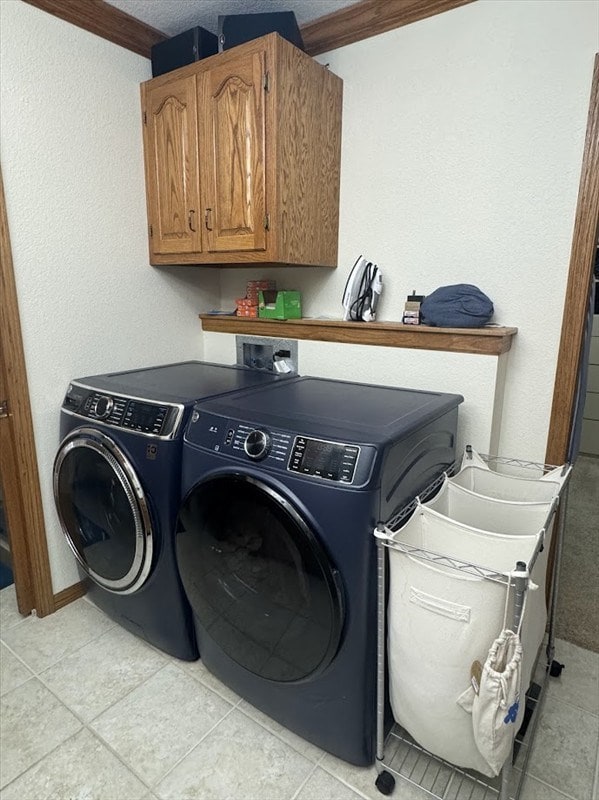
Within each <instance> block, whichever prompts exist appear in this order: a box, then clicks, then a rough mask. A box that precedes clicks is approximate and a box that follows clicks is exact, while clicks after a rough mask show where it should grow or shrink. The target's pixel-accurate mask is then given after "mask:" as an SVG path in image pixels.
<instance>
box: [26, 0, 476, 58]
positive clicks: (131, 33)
mask: <svg viewBox="0 0 599 800" xmlns="http://www.w3.org/2000/svg"><path fill="white" fill-rule="evenodd" d="M24 2H26V3H29V4H30V5H32V6H36V8H40V9H42V10H43V11H47V12H48V13H49V14H53V15H54V16H55V17H59V18H60V19H63V20H65V21H66V22H70V23H72V24H73V25H77V26H78V27H79V28H84V29H85V30H86V31H90V32H91V33H95V34H96V35H97V36H101V37H102V38H104V39H108V41H109V42H113V43H114V44H118V45H120V46H121V47H126V48H127V49H128V50H132V51H133V52H134V53H138V54H139V55H140V56H145V57H146V58H150V55H151V48H152V45H154V44H157V43H158V42H163V41H164V40H165V39H168V38H169V37H168V36H167V34H165V33H162V31H159V30H156V28H152V27H150V26H149V25H146V24H145V23H144V22H140V20H138V19H136V18H135V17H132V16H131V15H130V14H126V13H125V12H124V11H121V10H120V9H118V8H115V7H114V6H111V5H110V3H106V2H104V0H24ZM472 2H475V0H361V2H358V3H354V4H353V5H351V6H347V7H346V8H342V9H341V10H340V11H335V12H334V13H332V14H327V15H326V16H324V17H320V18H319V19H316V20H314V21H313V22H310V23H309V24H307V25H304V26H303V27H302V28H301V32H302V38H303V40H304V45H305V48H306V52H307V53H309V54H310V55H311V56H315V55H318V54H319V53H325V52H327V51H329V50H335V49H336V48H338V47H344V46H345V45H347V44H352V43H353V42H359V41H361V40H362V39H368V38H369V37H370V36H377V35H378V34H379V33H385V32H386V31H390V30H393V28H399V27H401V26H402V25H409V24H410V23H412V22H418V20H421V19H425V18H426V17H432V16H434V15H435V14H441V13H443V12H444V11H450V10H451V9H453V8H457V7H458V6H463V5H466V4H467V3H472Z"/></svg>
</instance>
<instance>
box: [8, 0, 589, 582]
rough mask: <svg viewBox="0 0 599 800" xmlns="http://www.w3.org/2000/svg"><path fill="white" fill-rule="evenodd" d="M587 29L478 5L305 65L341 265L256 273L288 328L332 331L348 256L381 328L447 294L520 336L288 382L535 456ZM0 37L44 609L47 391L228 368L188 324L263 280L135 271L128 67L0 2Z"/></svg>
mask: <svg viewBox="0 0 599 800" xmlns="http://www.w3.org/2000/svg"><path fill="white" fill-rule="evenodd" d="M598 9H599V4H598V3H597V2H596V1H595V0H589V1H588V2H585V1H582V2H581V1H580V0H527V1H526V2H513V1H512V0H478V2H476V3H472V4H469V5H467V6H463V7H461V8H458V9H455V10H453V11H451V12H448V13H445V14H441V15H439V16H436V17H432V18H430V19H426V20H422V21H421V22H419V23H416V24H414V25H410V26H407V27H405V28H400V29H397V30H395V31H390V32H389V33H386V34H383V35H381V36H378V37H375V38H372V39H368V40H365V41H363V42H359V43H357V44H354V45H350V46H348V47H345V48H341V49H339V50H337V51H334V52H332V53H329V54H326V55H324V56H322V57H320V58H319V60H321V61H323V62H328V63H330V65H331V69H332V70H333V71H334V72H336V73H337V74H338V75H340V76H341V77H342V78H343V79H344V110H343V114H344V119H343V142H342V172H341V220H340V237H339V240H340V247H339V264H340V266H339V269H338V270H336V271H328V270H316V269H307V270H299V269H289V270H270V271H269V270H266V271H265V272H266V273H267V274H269V275H274V276H276V277H277V279H278V281H279V285H280V286H286V287H287V288H299V289H301V290H302V292H303V298H304V308H305V312H306V314H308V315H311V316H321V315H328V316H330V317H335V318H339V317H340V314H341V307H340V299H341V294H342V290H343V286H344V283H345V280H346V277H347V273H348V270H349V268H350V267H351V265H352V264H353V262H354V261H355V259H356V257H357V255H358V254H359V253H364V254H365V255H367V256H368V258H369V259H371V260H374V261H376V262H377V263H378V264H379V266H380V267H381V268H382V269H383V271H384V275H385V293H384V295H383V299H382V302H381V306H380V319H389V320H391V319H395V320H397V319H399V318H400V315H401V310H402V308H403V303H404V300H405V295H407V294H408V293H410V292H411V291H412V290H413V289H416V290H417V291H418V292H423V293H430V292H431V291H432V290H433V289H435V288H436V287H437V286H440V285H445V284H451V283H456V282H462V281H463V282H469V283H475V284H477V285H478V286H480V288H481V289H482V290H483V291H485V292H486V293H487V294H488V295H489V296H490V297H491V298H492V299H493V300H494V302H495V307H496V321H497V322H499V323H501V324H507V325H515V326H517V327H518V328H519V334H518V336H517V337H516V341H515V344H514V347H513V348H512V351H511V352H510V353H509V356H508V357H507V358H503V359H502V363H501V365H499V364H498V359H496V358H494V357H491V356H471V355H460V354H444V353H432V352H431V353H429V352H426V351H409V350H400V349H391V348H382V347H377V348H367V347H355V346H351V345H335V344H327V343H318V342H300V347H299V350H300V370H301V372H302V373H303V374H317V375H328V376H330V377H340V378H354V379H359V380H365V381H371V382H379V383H385V382H388V383H395V384H397V385H404V386H410V387H414V388H424V389H436V390H441V391H443V390H446V391H457V392H461V393H462V394H463V395H464V396H465V398H466V402H465V403H464V405H463V406H462V410H461V425H460V438H461V441H462V442H463V441H465V440H470V441H472V443H473V444H475V445H477V446H479V447H480V449H484V447H486V446H487V443H488V445H489V447H493V448H494V449H495V445H496V444H497V448H496V449H497V450H498V451H499V452H501V453H503V454H507V455H521V456H522V457H525V458H533V459H537V458H538V459H542V458H543V457H544V452H545V443H546V436H547V429H548V423H549V413H550V406H551V397H552V390H553V382H554V371H555V364H556V358H557V347H558V342H559V332H560V328H561V317H562V310H563V309H562V307H563V297H564V289H565V285H566V278H567V272H568V261H569V250H570V243H571V236H572V226H573V219H574V211H575V206H576V197H577V190H578V180H579V175H580V165H581V159H582V149H583V142H584V133H585V125H586V114H587V109H588V99H589V91H590V85H591V76H592V69H593V57H594V53H595V52H596V50H598V49H599V41H598V30H599V27H598V25H599V13H598ZM0 34H1V43H0V44H1V46H0V50H1V63H0V81H1V87H2V94H1V97H0V103H1V105H0V111H1V113H0V134H1V143H0V148H1V149H0V158H1V160H2V167H3V172H4V183H5V192H6V199H7V206H8V216H9V224H10V230H11V237H12V245H13V256H14V265H15V273H16V280H17V288H18V292H19V302H20V312H21V319H22V327H23V336H24V342H25V355H26V361H27V370H28V379H29V387H30V393H31V402H32V411H33V416H34V426H35V434H36V444H37V449H38V459H39V469H40V476H41V481H42V494H43V500H44V509H45V516H46V526H47V531H48V540H49V549H50V558H51V566H52V574H53V583H54V590H55V591H60V590H61V589H62V588H64V587H66V586H68V585H69V584H70V583H73V582H74V581H76V580H77V574H76V571H75V569H74V565H73V560H72V557H71V555H70V552H68V550H67V548H66V546H65V545H64V544H63V539H62V535H61V534H60V532H59V528H58V523H57V520H56V516H55V512H54V507H53V501H52V497H51V477H50V476H51V465H52V460H53V457H54V453H55V450H56V444H57V437H58V408H59V407H60V403H61V399H62V395H63V392H64V389H65V386H66V383H67V382H68V380H69V379H70V378H72V377H75V376H78V375H84V374H90V373H94V372H102V371H106V370H116V369H120V368H123V369H125V368H128V367H136V366H140V365H142V364H145V363H148V364H151V363H160V362H167V361H170V360H178V359H183V358H189V357H205V358H208V359H215V360H222V361H224V362H230V361H232V360H233V358H234V352H235V351H234V337H232V336H227V335H224V334H204V335H203V336H202V334H201V333H200V329H199V325H198V322H197V313H198V312H201V311H206V310H208V309H210V308H212V307H218V306H220V307H228V306H229V307H230V306H231V303H232V300H233V299H234V298H235V297H236V296H239V295H240V294H243V289H244V286H245V281H246V280H248V278H255V277H258V274H257V273H259V272H262V270H260V271H258V270H255V269H254V270H223V271H222V273H219V272H218V271H216V270H214V271H213V270H205V269H203V268H202V269H193V268H191V269H186V268H179V269H175V268H173V269H162V270H157V269H153V268H151V267H149V266H148V258H147V250H146V234H145V230H146V227H145V226H146V218H145V205H144V202H145V201H144V197H145V192H144V184H143V166H142V164H143V162H142V143H141V128H140V113H139V83H140V82H141V81H142V80H145V79H147V78H148V77H150V66H149V62H148V61H147V60H145V59H143V58H141V57H138V56H136V55H134V54H132V53H130V52H129V51H126V50H124V49H122V48H119V47H116V46H115V45H112V44H110V43H108V42H106V41H104V40H102V39H100V38H98V37H96V36H93V35H92V34H89V33H87V32H85V31H83V30H80V29H78V28H75V27H73V26H71V25H69V24H67V23H64V22H62V21H61V20H58V19H56V18H54V17H51V16H50V15H48V14H46V13H44V12H42V11H39V10H38V9H35V8H33V7H31V6H29V5H27V4H25V3H21V2H20V1H19V0H1V1H0ZM219 282H220V287H219ZM219 294H220V299H219ZM504 369H505V371H506V372H507V387H506V392H505V409H504V410H505V413H504V415H503V421H502V424H501V427H500V425H499V420H498V419H497V418H496V419H493V410H494V408H497V403H496V396H497V395H499V399H500V400H501V395H502V386H503V383H502V373H503V371H504ZM499 436H501V440H500V441H499V439H498V437H499ZM481 443H482V444H481Z"/></svg>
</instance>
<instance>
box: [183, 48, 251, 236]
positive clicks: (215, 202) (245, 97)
mask: <svg viewBox="0 0 599 800" xmlns="http://www.w3.org/2000/svg"><path fill="white" fill-rule="evenodd" d="M265 60H266V59H265V52H264V51H261V52H258V53H256V52H253V53H249V54H248V55H242V56H240V57H239V58H237V59H236V60H234V61H231V60H228V61H227V63H226V64H225V65H224V66H222V67H213V68H211V69H210V70H208V71H206V72H205V73H204V74H203V75H202V77H201V79H200V78H199V79H198V80H199V81H201V84H200V98H201V101H200V102H201V107H200V117H201V118H202V120H203V130H204V136H203V140H204V141H203V155H204V157H205V161H204V163H203V165H202V170H203V175H202V178H203V180H205V183H204V187H203V189H204V228H205V235H206V238H205V242H206V245H207V249H208V250H209V251H211V252H224V251H233V252H239V251H244V250H264V249H265V248H266V220H265V213H266V208H265V206H266V198H265V191H266V189H265V183H266V175H265V152H264V147H265V101H264V91H265V90H264V80H265Z"/></svg>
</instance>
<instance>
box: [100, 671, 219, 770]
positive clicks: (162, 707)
mask: <svg viewBox="0 0 599 800" xmlns="http://www.w3.org/2000/svg"><path fill="white" fill-rule="evenodd" d="M231 709H232V706H231V704H230V703H227V701H226V700H223V698H222V697H219V696H218V695H217V694H215V693H214V692H212V691H211V690H210V689H208V688H207V687H205V686H203V685H202V684H201V683H200V682H199V681H196V680H194V678H192V677H190V676H189V675H188V674H187V673H185V672H183V670H181V669H180V668H179V667H177V666H176V665H175V664H173V663H169V664H167V666H165V667H163V668H162V669H161V670H160V671H159V672H157V673H156V674H155V675H153V676H152V677H151V678H149V679H148V680H146V681H145V682H144V683H143V684H141V686H138V687H137V689H134V690H133V691H132V692H131V693H130V694H128V695H127V696H126V697H125V698H124V699H123V700H120V701H119V702H118V703H115V705H113V706H111V708H109V709H108V710H107V711H105V712H104V713H103V714H101V715H100V716H99V717H97V718H96V719H95V720H94V721H93V722H92V723H91V727H92V729H93V730H95V731H96V732H97V733H98V734H99V735H100V736H101V737H102V739H104V741H105V742H107V743H108V744H109V745H110V747H112V748H113V749H114V751H115V752H117V753H118V754H119V756H120V757H121V758H122V759H123V761H124V762H125V763H126V764H128V765H129V766H130V767H131V768H132V769H134V770H135V772H136V773H137V774H138V775H140V776H142V777H143V779H144V780H145V781H147V782H148V783H149V784H150V785H152V784H154V783H155V782H156V781H158V780H159V779H160V778H162V777H163V776H164V774H165V773H166V772H167V771H168V770H169V769H171V767H173V766H174V765H175V764H176V763H177V761H178V760H179V759H180V758H182V757H183V756H184V755H185V754H186V753H188V752H189V751H190V750H191V748H192V747H193V746H194V745H195V744H197V743H198V742H199V740H200V739H201V738H202V736H204V735H205V734H206V733H207V732H208V731H209V730H210V729H211V728H212V727H213V726H214V725H216V724H217V723H218V722H219V721H220V720H221V719H222V718H223V717H224V716H225V715H226V714H227V713H228V712H229V711H231Z"/></svg>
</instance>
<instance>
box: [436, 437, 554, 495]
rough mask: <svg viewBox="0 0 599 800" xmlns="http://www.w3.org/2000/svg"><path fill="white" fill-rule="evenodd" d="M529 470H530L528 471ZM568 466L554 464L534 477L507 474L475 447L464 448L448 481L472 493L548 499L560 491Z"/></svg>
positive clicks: (539, 471)
mask: <svg viewBox="0 0 599 800" xmlns="http://www.w3.org/2000/svg"><path fill="white" fill-rule="evenodd" d="M528 471H529V472H530V470H528ZM569 471H570V469H569V468H568V470H564V469H563V468H562V467H556V468H555V469H553V470H551V471H550V472H546V473H545V474H543V472H542V470H541V469H540V468H539V470H538V477H534V478H532V477H522V476H521V475H508V474H506V473H504V472H497V471H496V470H493V469H490V468H489V465H488V464H487V462H485V461H484V459H482V458H481V457H480V455H479V454H478V453H477V452H476V451H475V450H470V451H468V452H467V453H466V454H465V455H464V458H463V459H462V466H461V468H460V471H459V472H458V473H457V474H456V475H454V476H453V477H452V478H450V479H449V480H450V481H451V482H452V483H454V484H456V485H457V486H461V487H462V488H463V489H467V490H469V491H472V492H476V494H479V495H484V496H485V497H494V498H496V499H497V500H511V501H514V502H522V503H539V502H540V503H543V502H545V503H546V502H552V501H553V500H555V499H556V498H557V497H558V495H559V493H560V492H561V489H562V486H563V485H564V482H565V481H566V478H567V476H568V473H569Z"/></svg>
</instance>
